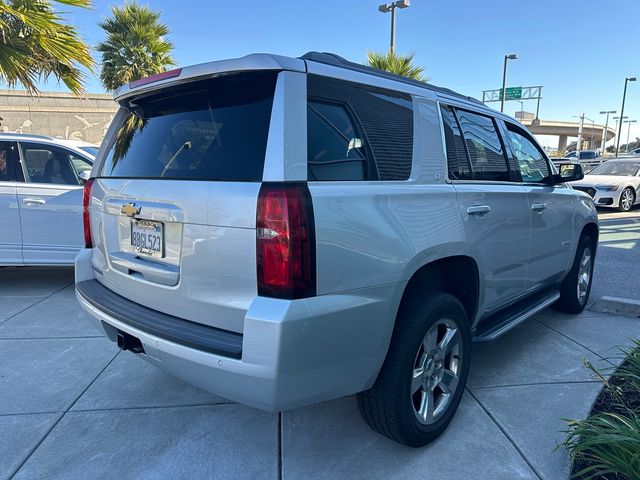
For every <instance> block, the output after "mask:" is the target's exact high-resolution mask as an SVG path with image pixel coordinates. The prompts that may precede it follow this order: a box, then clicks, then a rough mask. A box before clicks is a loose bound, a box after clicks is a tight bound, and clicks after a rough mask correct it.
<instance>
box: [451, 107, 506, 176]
mask: <svg viewBox="0 0 640 480" xmlns="http://www.w3.org/2000/svg"><path fill="white" fill-rule="evenodd" d="M456 115H457V117H458V122H459V123H460V128H461V129H462V134H463V135H464V140H465V143H466V145H467V149H468V150H469V157H470V159H471V169H472V170H473V178H474V180H489V181H502V182H508V181H510V180H511V178H510V175H509V168H508V167H507V160H506V157H505V156H504V152H503V150H502V144H501V143H500V137H498V132H497V130H496V127H495V124H494V123H493V120H492V119H491V118H489V117H485V116H484V115H478V114H476V113H471V112H468V111H466V110H458V109H456Z"/></svg>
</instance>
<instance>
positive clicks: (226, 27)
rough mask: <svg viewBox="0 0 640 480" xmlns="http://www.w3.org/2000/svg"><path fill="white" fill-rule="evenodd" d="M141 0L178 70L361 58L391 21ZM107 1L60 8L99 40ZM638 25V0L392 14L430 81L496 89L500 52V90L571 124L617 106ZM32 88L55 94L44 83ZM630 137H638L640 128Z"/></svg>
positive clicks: (430, 4) (328, 5)
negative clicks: (538, 94)
mask: <svg viewBox="0 0 640 480" xmlns="http://www.w3.org/2000/svg"><path fill="white" fill-rule="evenodd" d="M142 3H146V4H147V5H150V6H151V7H152V8H154V9H157V10H160V11H162V19H163V21H164V22H166V23H167V24H168V25H169V26H170V28H171V35H170V37H169V38H170V39H171V40H172V41H173V43H174V46H175V52H174V54H175V58H176V60H177V62H178V64H180V65H189V64H194V63H201V62H206V61H210V60H216V59H221V58H231V57H238V56H242V55H245V54H248V53H253V52H269V53H278V54H283V55H290V56H299V55H301V54H303V53H305V52H307V51H309V50H319V51H330V52H335V53H337V54H339V55H342V56H344V57H346V58H348V59H350V60H353V61H358V62H362V61H364V60H365V58H366V52H367V51H368V50H386V49H387V48H388V46H389V29H390V20H391V19H390V14H382V13H379V12H378V10H377V5H378V4H379V3H382V0H378V1H376V0H341V1H339V0H338V1H335V0H334V1H311V0H298V1H294V0H286V1H285V0H268V1H266V0H241V1H231V0H149V1H147V2H142ZM114 4H116V5H119V4H120V2H117V3H114V2H112V1H106V0H94V9H93V10H89V11H83V10H79V9H70V8H68V7H66V9H67V10H70V11H71V13H70V15H69V18H70V20H71V21H72V22H73V23H74V24H75V25H77V26H78V28H79V31H80V33H81V35H82V36H83V38H84V39H85V40H86V41H88V42H89V43H90V44H91V45H95V44H96V43H97V42H98V41H100V40H102V38H103V32H102V31H101V29H100V28H99V27H98V26H97V23H98V21H99V20H100V19H101V18H103V17H104V16H106V15H108V14H109V11H110V6H111V5H114ZM603 6H606V8H603ZM639 19H640V1H638V0H609V1H607V2H603V1H601V0H600V1H597V2H596V1H594V0H581V1H580V0H536V1H530V2H518V1H514V0H510V1H506V0H458V1H441V0H412V1H411V7H410V8H408V9H405V10H399V11H398V15H397V36H396V49H397V51H398V52H400V53H408V52H415V54H416V56H415V62H416V63H417V64H420V65H422V66H424V68H425V72H426V74H427V75H428V76H429V77H431V82H432V83H434V84H436V85H441V86H446V87H449V88H452V89H454V90H457V91H459V92H461V93H464V94H467V95H471V96H474V97H476V98H481V96H482V90H487V89H492V88H499V87H500V85H501V81H502V62H503V58H504V54H505V53H511V52H514V53H517V54H518V56H519V59H518V60H515V61H512V62H510V64H509V79H508V85H511V86H519V85H524V86H527V85H543V86H544V89H543V97H544V98H543V100H542V103H541V106H540V117H541V118H542V119H554V120H571V117H572V115H579V114H580V113H582V112H584V113H585V114H586V116H587V117H590V118H592V119H594V120H595V121H596V123H598V122H604V116H600V115H599V114H598V112H599V111H601V110H618V111H619V110H620V103H621V98H622V87H623V82H624V78H625V76H634V75H638V76H639V79H640V57H639V56H638V51H639V47H640V45H639V37H638V21H639ZM97 60H99V59H98V58H97ZM43 87H45V88H47V89H61V88H62V87H58V86H57V85H56V84H55V83H52V82H49V83H48V84H47V85H43ZM88 90H89V91H91V92H99V91H103V90H102V88H101V86H100V83H99V80H98V79H97V78H90V79H89V83H88ZM493 105H494V106H495V108H499V104H497V103H496V104H493ZM519 109H520V105H519V103H517V102H514V101H512V102H507V105H506V108H505V110H506V112H507V113H509V114H513V113H514V112H515V111H516V110H519ZM525 110H527V111H535V102H534V101H530V102H525ZM625 114H628V115H629V116H630V117H631V118H638V119H639V120H640V81H638V82H637V83H635V84H630V87H629V91H628V95H627V105H626V108H625ZM631 133H632V137H633V136H634V134H637V135H640V126H639V127H637V128H636V129H635V131H634V129H633V128H632V130H631ZM624 140H626V131H625V134H623V141H624ZM545 143H546V142H545Z"/></svg>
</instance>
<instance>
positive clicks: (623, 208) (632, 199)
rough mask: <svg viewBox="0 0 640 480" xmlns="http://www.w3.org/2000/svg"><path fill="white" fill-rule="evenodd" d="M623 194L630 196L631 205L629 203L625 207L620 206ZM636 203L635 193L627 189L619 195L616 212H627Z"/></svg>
mask: <svg viewBox="0 0 640 480" xmlns="http://www.w3.org/2000/svg"><path fill="white" fill-rule="evenodd" d="M625 194H631V203H629V204H628V205H627V206H626V207H625V206H623V205H622V199H623V198H624V196H625ZM635 203H636V192H634V191H633V188H631V187H627V188H625V189H624V190H622V192H621V193H620V204H619V205H618V211H620V212H628V211H629V210H631V209H632V208H633V205H634V204H635Z"/></svg>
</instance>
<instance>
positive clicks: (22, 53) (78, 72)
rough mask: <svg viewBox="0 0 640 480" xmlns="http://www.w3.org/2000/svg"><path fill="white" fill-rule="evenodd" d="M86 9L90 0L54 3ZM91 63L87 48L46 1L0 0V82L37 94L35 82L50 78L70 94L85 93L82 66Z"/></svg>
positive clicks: (66, 0) (90, 65)
mask: <svg viewBox="0 0 640 480" xmlns="http://www.w3.org/2000/svg"><path fill="white" fill-rule="evenodd" d="M54 1H56V2H57V3H60V4H64V5H69V6H73V7H83V8H89V7H90V6H91V0H54ZM93 65H94V62H93V59H92V58H91V54H90V53H89V47H87V45H86V44H85V43H84V42H83V41H82V39H80V37H79V36H78V33H77V31H76V29H75V28H74V27H72V26H71V25H69V24H67V23H65V21H64V18H63V16H62V14H61V13H59V12H56V11H54V9H53V7H52V4H51V3H50V2H49V1H42V0H0V80H2V81H3V82H5V83H6V84H7V85H8V86H9V87H15V86H16V85H18V84H21V85H22V86H24V87H25V88H26V89H27V91H28V92H29V93H37V92H38V88H37V86H36V85H37V83H38V81H40V80H46V79H47V78H48V77H49V76H51V75H53V76H54V77H55V78H56V79H57V80H58V81H59V82H62V83H64V84H65V85H66V86H67V87H68V88H69V90H71V91H72V92H73V93H76V94H80V93H82V92H83V90H84V80H85V75H84V73H83V71H82V67H84V68H87V69H89V70H91V69H92V68H93Z"/></svg>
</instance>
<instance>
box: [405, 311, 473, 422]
mask: <svg viewBox="0 0 640 480" xmlns="http://www.w3.org/2000/svg"><path fill="white" fill-rule="evenodd" d="M462 355H463V342H462V335H461V333H460V329H459V328H458V326H457V325H456V323H455V322H454V321H453V320H451V319H448V318H443V319H441V320H439V321H437V322H436V323H435V324H434V325H433V326H432V327H431V328H430V329H429V331H428V332H427V334H426V335H425V337H424V339H423V340H422V343H421V344H420V346H419V348H418V352H417V353H416V358H415V361H414V365H413V372H412V376H411V392H410V394H411V403H412V405H413V412H414V414H415V416H416V418H417V419H418V421H419V422H420V423H422V424H424V425H430V424H432V423H435V422H436V421H437V420H438V419H439V418H440V417H442V415H443V414H444V413H445V412H446V411H447V408H448V407H449V405H450V404H451V401H452V399H453V396H454V395H455V392H456V390H457V388H458V383H459V380H460V374H461V370H462Z"/></svg>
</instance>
